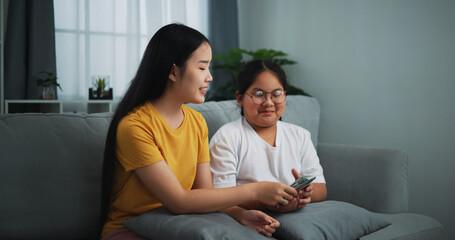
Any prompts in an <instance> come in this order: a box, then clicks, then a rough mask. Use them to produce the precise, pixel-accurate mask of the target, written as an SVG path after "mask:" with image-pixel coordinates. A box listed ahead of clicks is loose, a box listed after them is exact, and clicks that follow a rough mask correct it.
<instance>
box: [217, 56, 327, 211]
mask: <svg viewBox="0 0 455 240" xmlns="http://www.w3.org/2000/svg"><path fill="white" fill-rule="evenodd" d="M237 81H238V82H237V83H238V86H237V87H238V88H237V89H238V90H237V91H236V99H237V102H238V105H239V106H240V107H241V114H242V118H241V119H239V120H237V121H234V122H231V123H228V124H226V125H224V126H223V127H221V128H220V129H219V130H218V131H217V132H216V133H215V135H214V136H213V137H212V139H211V140H210V156H211V169H212V175H213V183H214V187H216V188H224V187H232V186H237V185H240V186H242V185H243V184H249V183H253V182H258V181H274V182H281V183H284V184H288V185H289V184H292V183H293V182H294V181H295V179H298V178H299V177H301V176H302V175H303V176H304V177H306V178H310V177H316V179H315V181H314V183H311V184H310V185H309V186H308V187H306V188H305V189H304V190H300V191H299V194H298V196H297V197H295V198H293V199H292V200H291V201H290V202H286V201H284V202H283V203H282V204H278V205H276V206H266V205H264V204H262V203H261V202H259V201H249V202H247V203H244V204H240V206H242V207H244V208H246V209H260V210H271V211H276V212H290V211H294V210H296V209H298V208H303V207H305V205H306V204H308V203H310V202H317V201H322V200H324V199H325V198H326V195H327V190H326V186H325V179H324V175H323V170H322V167H321V165H320V164H319V158H318V156H317V154H316V150H315V148H314V146H313V143H312V142H311V136H310V133H309V132H308V131H307V130H306V129H303V128H301V127H299V126H296V125H293V124H290V123H286V122H282V121H279V120H280V119H281V116H282V114H283V113H284V110H285V108H286V87H287V83H286V75H285V73H284V71H283V70H282V69H281V68H280V67H279V66H278V65H276V64H275V63H273V62H271V61H261V60H256V61H252V62H250V63H248V64H247V65H246V66H245V67H244V68H243V69H242V70H241V71H240V72H239V75H238V79H237Z"/></svg>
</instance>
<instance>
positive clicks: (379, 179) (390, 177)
mask: <svg viewBox="0 0 455 240" xmlns="http://www.w3.org/2000/svg"><path fill="white" fill-rule="evenodd" d="M318 154H319V158H320V161H321V165H322V167H323V169H324V176H325V178H326V182H327V199H328V200H338V201H345V202H350V203H352V204H355V205H357V206H360V207H364V208H366V209H368V210H370V211H373V212H380V213H400V212H407V211H408V156H407V154H406V153H404V152H403V151H400V150H395V149H383V148H373V147H360V146H349V145H341V144H328V143H319V144H318Z"/></svg>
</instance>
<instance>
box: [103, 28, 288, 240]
mask: <svg viewBox="0 0 455 240" xmlns="http://www.w3.org/2000/svg"><path fill="white" fill-rule="evenodd" d="M211 59H212V51H211V48H210V45H209V42H208V40H207V39H206V38H205V37H204V36H203V35H202V34H201V33H200V32H198V31H196V30H194V29H192V28H189V27H186V26H184V25H180V24H170V25H167V26H164V27H162V28H161V29H160V30H158V31H157V33H156V34H155V35H154V36H153V38H152V39H151V40H150V43H149V44H148V46H147V49H146V50H145V53H144V56H143V59H142V61H141V63H140V66H139V69H138V71H137V74H136V76H135V78H134V79H133V81H132V82H131V86H130V87H129V89H128V90H127V92H126V93H125V96H124V97H123V99H122V100H121V102H120V103H119V105H118V107H117V109H116V111H115V113H114V115H113V118H112V122H111V124H110V127H109V131H108V135H107V139H106V148H105V157H104V165H103V206H104V207H105V208H103V210H104V212H103V213H102V215H101V219H102V221H103V223H105V224H104V227H103V229H102V233H101V236H103V239H106V240H108V239H121V238H124V239H125V238H134V237H135V236H134V233H132V232H130V231H129V230H128V229H125V227H123V226H122V222H123V221H125V220H127V219H130V218H132V217H135V216H138V215H140V214H142V213H145V212H147V211H150V210H153V209H156V208H159V207H162V206H164V207H166V208H168V209H169V210H170V211H171V212H173V213H176V214H181V213H206V212H213V211H217V210H220V209H224V208H227V207H232V206H236V205H238V204H241V203H244V202H248V201H252V200H257V201H259V202H261V203H263V204H265V205H275V204H277V203H278V202H282V201H283V199H285V200H291V199H292V198H293V197H294V196H296V195H297V192H296V191H295V189H292V188H291V187H289V186H287V185H285V184H280V183H274V182H259V183H255V184H247V185H243V186H239V187H232V188H226V189H213V188H212V179H211V173H210V163H209V160H210V158H209V149H208V137H207V136H208V129H207V126H206V123H205V120H204V118H203V117H202V115H201V114H200V113H198V112H196V111H194V110H192V109H191V108H189V107H187V106H186V105H184V103H185V102H190V103H202V102H204V95H205V94H206V91H207V88H208V85H209V83H210V82H211V81H212V76H211V74H210V72H209V65H210V62H211ZM231 216H232V217H233V218H235V219H237V220H238V221H239V222H241V223H243V224H244V225H247V226H249V227H251V228H255V229H256V230H258V231H261V233H262V234H264V235H267V236H270V235H271V233H273V231H274V229H275V228H276V227H278V225H279V224H278V223H277V222H276V220H274V219H272V218H270V217H269V216H267V215H265V214H263V213H262V212H260V211H245V210H244V209H241V208H234V210H233V211H232V212H231ZM136 237H137V236H136Z"/></svg>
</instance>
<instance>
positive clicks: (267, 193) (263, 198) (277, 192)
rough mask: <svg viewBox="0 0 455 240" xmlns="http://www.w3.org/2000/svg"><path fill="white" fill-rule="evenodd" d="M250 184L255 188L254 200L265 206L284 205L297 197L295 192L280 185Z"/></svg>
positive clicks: (266, 183)
mask: <svg viewBox="0 0 455 240" xmlns="http://www.w3.org/2000/svg"><path fill="white" fill-rule="evenodd" d="M252 184H255V186H257V187H256V196H257V197H256V199H257V200H258V201H260V202H261V203H263V204H265V205H266V206H275V205H277V204H282V205H286V204H288V203H289V201H291V200H292V199H293V198H294V197H295V196H297V190H295V189H294V188H293V187H291V186H288V185H285V184H282V183H277V182H256V183H252Z"/></svg>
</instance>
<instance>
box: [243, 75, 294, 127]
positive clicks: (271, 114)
mask: <svg viewBox="0 0 455 240" xmlns="http://www.w3.org/2000/svg"><path fill="white" fill-rule="evenodd" d="M258 90H260V91H263V92H266V93H268V92H273V91H275V90H282V91H283V93H282V94H285V93H284V89H283V86H282V85H281V83H280V81H279V80H278V78H277V77H276V76H275V75H274V74H273V73H271V72H270V71H264V72H262V73H261V74H259V75H258V76H257V78H256V79H255V80H254V82H253V84H251V86H250V87H249V88H248V89H247V90H246V93H245V94H243V95H240V94H237V96H236V97H237V102H238V104H239V106H241V107H243V113H244V116H245V118H246V120H247V121H248V123H249V124H250V125H251V126H252V127H253V128H254V129H258V128H268V127H274V126H275V125H276V123H277V121H278V120H279V119H280V117H281V115H283V113H284V109H285V108H286V100H284V101H283V102H282V103H274V102H273V101H272V98H271V94H266V100H265V101H264V102H263V103H262V104H256V103H254V102H253V99H252V97H250V96H253V94H254V92H256V91H258Z"/></svg>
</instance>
